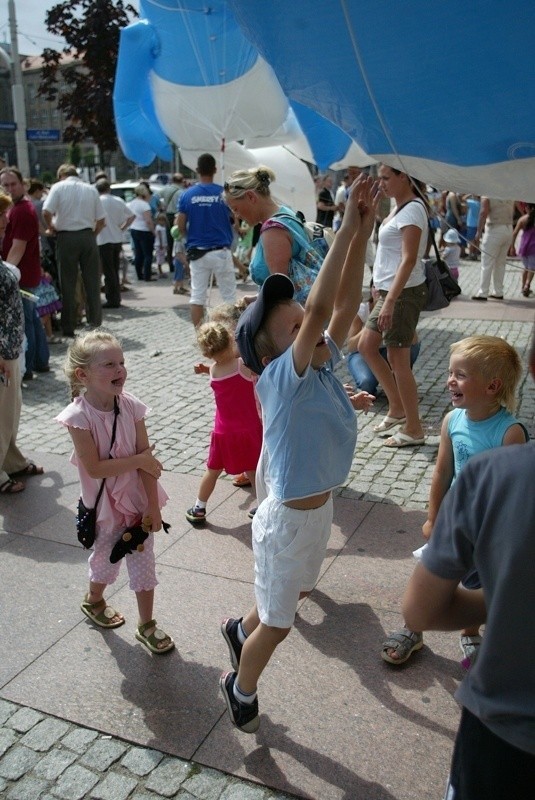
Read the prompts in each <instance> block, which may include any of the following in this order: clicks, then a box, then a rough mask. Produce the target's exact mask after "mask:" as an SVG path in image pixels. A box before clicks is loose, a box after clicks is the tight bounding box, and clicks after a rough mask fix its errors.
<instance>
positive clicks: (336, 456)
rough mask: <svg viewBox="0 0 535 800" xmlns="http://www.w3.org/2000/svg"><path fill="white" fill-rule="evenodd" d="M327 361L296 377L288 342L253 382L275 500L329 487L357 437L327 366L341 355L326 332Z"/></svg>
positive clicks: (343, 469) (339, 478) (337, 480)
mask: <svg viewBox="0 0 535 800" xmlns="http://www.w3.org/2000/svg"><path fill="white" fill-rule="evenodd" d="M326 341H327V343H328V345H329V349H330V351H331V360H330V362H329V365H328V366H323V367H321V369H318V370H316V369H313V368H312V367H310V366H309V367H308V368H307V370H306V371H305V373H304V374H303V375H302V376H299V375H298V374H297V373H296V371H295V367H294V363H293V352H292V348H291V347H289V348H288V350H286V351H285V352H284V353H283V354H282V355H280V356H278V358H275V359H273V361H270V363H269V364H268V365H267V367H266V368H265V369H264V371H263V373H262V375H261V376H260V378H259V379H258V383H257V384H256V391H257V394H258V397H259V399H260V403H261V405H262V415H263V421H264V445H265V447H266V449H267V454H268V462H269V467H268V473H269V485H270V488H271V491H272V493H273V494H274V496H275V497H276V498H277V500H280V501H281V502H284V501H287V500H296V499H297V498H301V497H310V495H314V494H320V493H321V492H326V491H329V490H331V489H335V488H336V487H337V486H339V485H340V484H341V483H343V482H344V481H345V480H346V478H347V475H348V472H349V469H350V467H351V462H352V459H353V453H354V452H355V445H356V442H357V417H356V414H355V411H354V409H353V406H352V405H351V403H350V402H349V398H348V396H347V392H346V391H345V389H344V387H343V386H342V384H341V382H340V381H339V380H338V378H337V377H336V376H335V375H334V374H333V372H332V369H333V367H334V366H335V364H337V363H338V361H340V359H341V358H342V356H341V353H340V351H339V350H338V348H337V346H336V345H335V343H334V342H333V341H332V340H331V339H330V338H329V337H328V336H326Z"/></svg>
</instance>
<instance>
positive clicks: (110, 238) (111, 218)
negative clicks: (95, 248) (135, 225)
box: [97, 193, 132, 245]
mask: <svg viewBox="0 0 535 800" xmlns="http://www.w3.org/2000/svg"><path fill="white" fill-rule="evenodd" d="M100 202H101V203H102V206H103V208H104V213H105V215H106V227H105V228H102V230H101V232H100V233H99V234H98V236H97V244H98V245H101V244H119V243H120V242H122V241H123V238H124V234H123V231H122V230H121V225H124V224H125V222H126V221H127V220H128V219H130V217H131V216H132V212H131V211H130V209H129V208H128V206H127V205H126V203H125V202H124V200H121V198H120V197H115V196H114V195H113V194H108V193H104V194H101V195H100Z"/></svg>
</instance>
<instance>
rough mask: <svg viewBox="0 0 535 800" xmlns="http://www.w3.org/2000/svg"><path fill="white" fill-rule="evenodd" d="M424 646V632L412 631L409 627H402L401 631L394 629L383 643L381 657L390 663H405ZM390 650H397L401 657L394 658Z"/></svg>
mask: <svg viewBox="0 0 535 800" xmlns="http://www.w3.org/2000/svg"><path fill="white" fill-rule="evenodd" d="M423 646H424V637H423V634H422V633H416V632H415V631H410V630H409V629H408V628H401V630H399V631H394V632H393V633H391V634H390V637H389V638H388V639H387V640H386V641H385V642H384V643H383V649H382V650H381V658H382V659H383V660H384V661H387V662H388V663H389V664H395V665H396V666H397V665H398V664H404V663H405V661H408V660H409V658H410V657H411V656H412V654H413V653H414V652H415V651H416V650H421V649H422V647H423ZM389 650H395V652H396V653H397V654H398V655H399V658H392V656H391V655H389V653H388V651H389Z"/></svg>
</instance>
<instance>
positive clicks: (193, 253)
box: [186, 244, 228, 261]
mask: <svg viewBox="0 0 535 800" xmlns="http://www.w3.org/2000/svg"><path fill="white" fill-rule="evenodd" d="M214 250H228V245H226V244H223V245H221V244H218V245H217V246H216V247H206V248H203V249H201V248H199V247H188V249H187V250H186V255H187V257H188V261H197V259H198V258H202V257H203V256H205V255H206V253H213V252H214Z"/></svg>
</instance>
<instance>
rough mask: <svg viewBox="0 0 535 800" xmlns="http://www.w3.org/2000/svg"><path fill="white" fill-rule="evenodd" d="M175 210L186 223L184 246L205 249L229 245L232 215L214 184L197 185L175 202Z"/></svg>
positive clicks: (230, 242)
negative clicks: (183, 215)
mask: <svg viewBox="0 0 535 800" xmlns="http://www.w3.org/2000/svg"><path fill="white" fill-rule="evenodd" d="M178 210H179V212H180V213H181V214H185V215H186V217H187V220H188V230H187V238H186V246H187V247H198V248H199V249H200V250H208V249H209V248H211V247H230V245H231V244H232V225H231V222H230V220H231V212H230V209H229V207H228V206H227V204H226V203H225V202H224V200H223V187H222V186H219V185H218V184H217V183H196V184H195V186H191V187H190V188H189V189H186V191H185V192H183V193H182V195H181V196H180V200H179V201H178Z"/></svg>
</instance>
